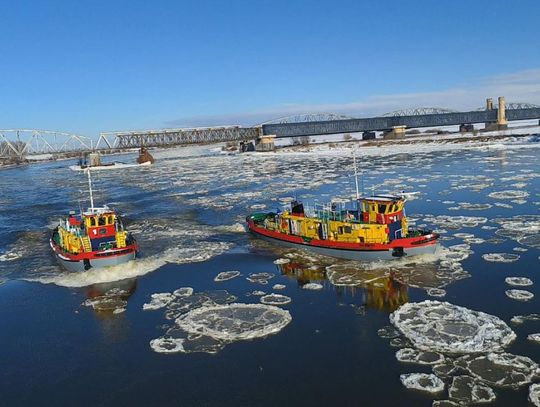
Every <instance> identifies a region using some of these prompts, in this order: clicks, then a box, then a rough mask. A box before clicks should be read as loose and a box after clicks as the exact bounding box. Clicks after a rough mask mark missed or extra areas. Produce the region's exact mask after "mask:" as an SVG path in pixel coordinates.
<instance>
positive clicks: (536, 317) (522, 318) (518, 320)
mask: <svg viewBox="0 0 540 407" xmlns="http://www.w3.org/2000/svg"><path fill="white" fill-rule="evenodd" d="M526 321H540V314H528V315H515V316H513V317H512V319H510V322H511V323H513V324H516V325H519V324H523V323H524V322H526Z"/></svg>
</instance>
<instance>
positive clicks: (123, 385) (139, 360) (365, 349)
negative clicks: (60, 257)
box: [0, 137, 540, 406]
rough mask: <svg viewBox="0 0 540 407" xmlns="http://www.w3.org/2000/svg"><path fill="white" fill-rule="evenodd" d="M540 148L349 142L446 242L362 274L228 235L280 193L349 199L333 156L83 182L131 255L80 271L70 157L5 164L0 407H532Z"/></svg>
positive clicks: (338, 156) (274, 158)
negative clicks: (66, 237) (75, 269)
mask: <svg viewBox="0 0 540 407" xmlns="http://www.w3.org/2000/svg"><path fill="white" fill-rule="evenodd" d="M351 145H352V144H348V145H347V146H351ZM539 146H540V143H539V142H538V138H535V137H530V138H525V139H523V138H519V139H508V140H503V141H500V140H499V141H497V143H492V144H489V143H477V144H475V143H467V144H462V145H431V146H430V147H426V148H424V147H423V148H421V149H419V148H418V146H414V145H411V146H409V147H407V146H405V147H399V149H398V150H397V151H393V149H392V147H384V148H380V149H379V150H377V148H371V149H365V150H362V149H361V148H360V149H359V150H358V152H357V155H358V156H359V157H361V160H360V161H361V164H362V165H361V169H362V172H363V173H364V185H365V187H366V189H367V190H369V191H371V190H372V189H374V191H375V192H380V193H382V192H397V191H407V192H418V194H416V196H415V199H412V200H410V201H409V202H408V203H407V212H408V216H410V218H411V220H413V221H414V222H415V223H416V224H417V225H421V226H426V227H429V228H433V229H436V230H438V231H439V232H440V233H441V234H442V236H443V238H442V241H441V244H442V246H443V247H441V249H440V250H439V251H438V253H437V254H436V255H435V256H425V257H419V258H410V259H407V258H405V259H403V260H397V261H394V262H378V263H372V264H360V263H351V262H344V261H340V260H336V259H330V258H323V257H315V256H313V255H311V254H309V253H303V252H300V251H293V250H288V249H280V248H276V247H273V246H271V245H268V244H266V243H262V242H260V241H257V240H256V239H254V238H252V237H250V236H249V235H248V234H247V233H245V231H244V228H243V222H244V217H245V216H246V215H247V214H248V213H250V212H255V211H261V210H274V209H276V208H278V207H280V206H281V205H283V204H285V203H287V202H289V201H290V200H291V199H293V198H294V197H298V198H301V199H302V200H304V202H307V203H316V202H319V203H324V202H327V201H329V200H330V199H331V198H332V197H341V198H344V197H348V196H351V195H352V193H353V186H354V180H353V179H352V178H351V177H350V176H349V174H351V173H352V171H353V170H352V156H351V153H350V151H351V149H350V148H347V147H344V148H342V149H341V150H329V151H327V152H321V151H316V152H311V153H275V154H273V153H268V154H245V155H233V156H229V155H221V154H219V153H218V152H216V151H214V150H212V149H211V148H208V147H197V148H179V149H174V150H163V151H159V152H155V154H154V156H155V157H156V159H157V161H156V164H155V165H154V166H152V167H148V168H132V169H128V170H125V171H122V172H120V173H116V172H113V171H110V172H100V173H96V175H95V180H94V181H95V187H96V201H97V202H98V203H108V204H109V205H111V206H114V207H115V208H116V209H117V210H118V211H119V212H121V213H123V214H124V217H125V222H126V224H127V227H128V228H129V229H130V230H131V231H132V232H133V233H134V235H135V237H136V238H137V239H138V241H139V243H140V246H141V256H140V258H139V259H138V260H137V261H136V262H135V263H133V264H129V265H127V266H122V267H119V268H117V269H114V270H107V271H106V272H103V271H89V272H86V273H79V274H68V273H66V272H64V271H63V270H62V269H60V268H59V267H58V266H57V265H56V263H55V260H54V258H53V255H52V253H51V250H50V248H49V246H48V237H49V233H50V232H51V230H52V228H53V227H54V225H55V223H56V221H57V219H58V217H59V216H61V215H63V214H66V213H67V212H68V211H69V210H70V209H78V208H79V205H81V206H86V205H87V196H86V193H85V189H86V179H85V177H84V175H82V174H78V173H74V172H72V171H70V170H69V169H68V166H69V165H70V164H72V163H71V162H67V161H64V162H49V163H41V164H36V165H30V166H27V167H21V168H13V169H7V170H2V171H1V172H0V405H6V406H28V405H36V406H38V405H55V406H60V405H66V406H67V405H89V406H90V405H92V406H113V405H114V406H117V405H182V406H229V405H230V406H240V405H256V406H276V405H295V406H304V405H305V406H308V405H309V406H313V405H343V406H380V405H404V406H407V405H414V406H431V405H432V403H433V400H448V399H449V397H450V398H451V399H452V400H454V402H463V403H465V404H467V403H470V402H474V401H481V400H485V401H488V400H489V401H490V404H489V405H493V406H503V405H510V404H511V405H516V406H517V405H527V403H528V401H527V400H528V397H529V392H531V394H532V397H533V398H534V397H535V394H537V393H535V391H539V390H538V386H535V385H534V383H538V382H539V381H540V377H539V375H538V374H539V370H538V366H537V365H536V364H535V362H540V343H539V338H538V336H534V335H532V334H538V333H540V315H538V313H540V302H539V299H538V297H539V296H540V290H539V288H538V287H539V286H540V277H539V271H540V270H539V264H540V260H539V256H540V250H539V249H540V212H539V209H540V148H538V147H539ZM109 159H112V158H109ZM120 159H121V160H125V161H131V160H133V159H134V157H131V156H122V157H121V158H120ZM220 273H221V274H220ZM509 277H510V279H508V278H509ZM511 277H523V278H525V279H511ZM526 279H529V280H530V281H528V280H526ZM516 290H518V291H516ZM425 300H431V301H440V302H448V303H449V304H439V303H432V302H424V301H425ZM406 303H412V304H411V305H407V306H405V307H402V308H399V307H400V306H403V305H404V304H406ZM250 304H251V305H250ZM455 306H458V307H455ZM407 307H409V308H407ZM397 309H400V311H398V312H396V313H394V314H393V316H392V322H393V324H392V322H391V321H390V315H392V314H391V313H392V312H394V311H396V310H397ZM475 311H479V312H481V313H477V312H475ZM484 313H485V314H484ZM535 314H536V315H535ZM516 316H522V317H521V318H516ZM523 316H525V317H523ZM397 328H399V330H398V329H397ZM529 335H532V336H529ZM517 356H519V357H517ZM411 373H424V374H426V375H425V376H415V375H409V374H411ZM456 377H459V378H456ZM441 386H442V387H441ZM409 387H422V388H423V389H420V390H418V389H411V388H409ZM426 388H428V390H429V391H426ZM437 403H438V402H435V405H441V406H442V405H455V404H451V403H449V404H444V403H440V404H437Z"/></svg>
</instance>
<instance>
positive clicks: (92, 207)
mask: <svg viewBox="0 0 540 407" xmlns="http://www.w3.org/2000/svg"><path fill="white" fill-rule="evenodd" d="M86 172H87V173H88V189H89V191H90V210H91V211H92V212H94V195H93V193H92V177H91V176H90V168H87V169H86Z"/></svg>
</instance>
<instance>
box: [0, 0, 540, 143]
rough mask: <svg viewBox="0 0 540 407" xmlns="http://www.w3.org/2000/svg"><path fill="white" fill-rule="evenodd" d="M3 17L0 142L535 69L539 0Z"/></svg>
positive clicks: (255, 5)
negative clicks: (10, 131) (39, 132)
mask: <svg viewBox="0 0 540 407" xmlns="http://www.w3.org/2000/svg"><path fill="white" fill-rule="evenodd" d="M0 16H1V18H0V98H1V99H0V128H14V127H15V128H39V129H53V130H64V131H71V132H78V133H82V134H85V135H89V136H92V135H95V134H97V133H98V132H99V131H104V130H121V129H122V130H123V129H125V130H127V129H140V128H160V127H167V126H171V125H182V124H185V125H190V124H193V123H195V122H197V121H198V122H197V124H202V123H204V119H205V118H208V122H209V123H208V124H216V123H215V121H216V120H221V121H222V122H224V124H226V123H225V122H227V121H242V120H243V121H245V122H246V123H243V124H252V123H249V120H250V119H249V117H250V115H251V114H253V113H257V112H258V113H257V114H258V115H259V116H261V117H264V115H265V114H267V115H268V116H269V117H267V118H268V119H270V118H272V117H273V116H275V115H276V114H277V113H279V112H281V111H283V112H286V111H288V110H290V107H291V106H309V107H313V109H315V108H316V107H317V106H319V105H320V106H321V107H327V106H330V105H331V106H336V109H339V106H340V105H347V104H351V103H352V104H354V103H356V102H359V101H369V100H370V98H372V97H376V96H377V95H390V96H391V95H400V94H419V93H427V94H430V93H432V92H441V91H445V90H449V89H450V90H451V89H455V88H456V89H457V88H467V87H475V86H478V83H479V82H484V83H485V82H488V83H489V81H490V79H489V78H494V77H495V78H496V77H497V76H499V75H512V74H514V73H518V75H519V73H520V72H523V71H528V72H530V71H533V72H535V70H538V69H540V1H538V0H530V1H515V2H509V1H475V0H468V1H461V0H453V1H436V0H430V1H403V0H399V1H372V2H366V1H327V2H323V1H294V0H285V1H279V0H272V1H256V0H251V1H233V0H230V1H203V0H200V1H147V0H141V1H135V0H129V1H113V0H103V1H102V0H99V1H82V0H81V1H76V0H66V1H60V0H59V1H52V0H51V1H44V0H43V1H37V0H36V1H24V0H17V1H13V0H0ZM535 77H536V76H535ZM510 82H511V81H510ZM486 96H495V97H496V96H497V95H486ZM524 96H527V95H524ZM529 96H530V95H529ZM533 96H534V95H533ZM529 101H530V102H538V101H534V100H532V101H531V100H529ZM482 104H483V100H482V99H479V100H474V101H472V102H469V103H468V105H471V106H481V105H482ZM448 107H452V106H448ZM293 110H294V109H293ZM368 110H369V109H368ZM359 113H361V112H359ZM243 115H244V116H243ZM216 117H217V118H218V119H216ZM242 117H244V119H242ZM212 121H213V122H212Z"/></svg>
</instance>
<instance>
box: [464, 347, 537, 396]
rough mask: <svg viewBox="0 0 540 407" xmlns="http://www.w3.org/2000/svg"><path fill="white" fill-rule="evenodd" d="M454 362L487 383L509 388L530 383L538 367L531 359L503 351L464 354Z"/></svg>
mask: <svg viewBox="0 0 540 407" xmlns="http://www.w3.org/2000/svg"><path fill="white" fill-rule="evenodd" d="M456 364H457V365H458V366H460V367H462V368H464V369H466V370H467V372H468V373H469V374H470V375H472V376H474V377H476V378H478V379H480V380H482V381H484V382H485V383H487V384H489V385H492V386H496V387H510V388H518V387H521V386H523V385H525V384H528V383H530V382H531V381H532V379H533V377H535V375H536V374H537V369H538V365H537V364H536V363H535V362H534V361H533V360H532V359H530V358H528V357H526V356H518V355H513V354H511V353H504V352H503V353H488V354H487V355H481V356H474V355H465V356H462V357H460V358H459V359H457V360H456Z"/></svg>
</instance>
